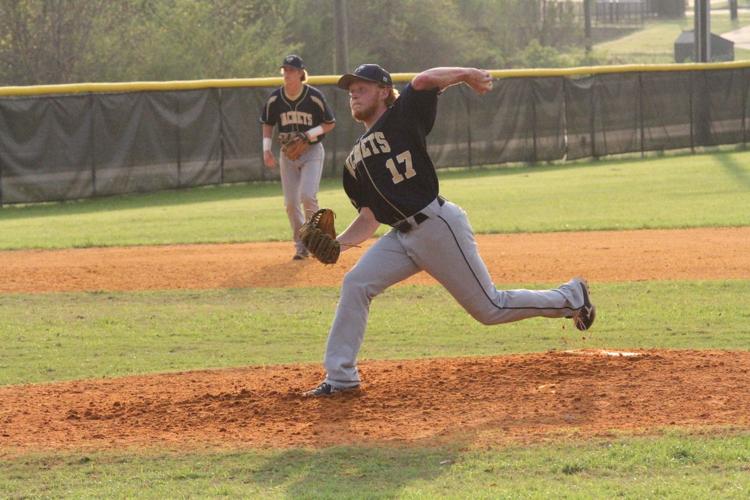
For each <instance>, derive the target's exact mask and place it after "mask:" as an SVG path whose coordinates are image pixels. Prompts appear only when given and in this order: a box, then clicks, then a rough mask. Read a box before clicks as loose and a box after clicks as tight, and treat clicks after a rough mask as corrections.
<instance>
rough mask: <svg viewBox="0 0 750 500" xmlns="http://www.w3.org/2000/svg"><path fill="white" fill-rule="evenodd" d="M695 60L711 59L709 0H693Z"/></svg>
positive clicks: (702, 61) (706, 60) (705, 60)
mask: <svg viewBox="0 0 750 500" xmlns="http://www.w3.org/2000/svg"><path fill="white" fill-rule="evenodd" d="M694 17H695V19H694V22H695V29H694V30H693V35H694V38H695V44H694V46H695V62H701V63H704V62H708V61H710V60H711V5H710V2H709V0H695V16H694Z"/></svg>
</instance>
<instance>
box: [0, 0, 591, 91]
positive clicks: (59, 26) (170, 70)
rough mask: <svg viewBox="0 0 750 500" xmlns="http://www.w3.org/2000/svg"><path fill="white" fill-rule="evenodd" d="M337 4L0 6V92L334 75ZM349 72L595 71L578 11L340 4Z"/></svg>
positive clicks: (400, 0) (543, 6)
mask: <svg viewBox="0 0 750 500" xmlns="http://www.w3.org/2000/svg"><path fill="white" fill-rule="evenodd" d="M333 4H334V2H333V0H117V1H115V2H112V1H110V0H0V85H37V84H55V83H74V82H106V81H152V80H153V81H166V80H193V79H203V78H251V77H260V76H277V75H278V74H279V73H278V67H279V63H280V62H281V59H282V58H283V56H284V55H285V54H289V53H297V54H299V55H301V56H302V58H303V59H304V60H305V62H306V63H307V65H308V67H309V71H310V73H311V74H334V73H335V71H334V67H335V66H334V59H335V48H336V33H335V31H336V30H335V20H334V8H333ZM344 6H345V8H346V19H347V22H348V30H347V33H348V49H349V57H348V59H349V62H350V64H351V65H352V66H356V65H358V64H360V63H362V62H378V63H379V64H381V65H383V66H384V67H385V68H387V69H388V70H390V71H392V72H411V71H420V70H422V69H426V68H429V67H433V66H440V65H461V66H479V67H486V68H491V69H500V68H513V67H555V66H571V65H580V64H593V63H595V62H596V61H593V60H592V56H591V55H587V54H585V53H584V51H583V49H582V47H583V28H582V26H581V19H580V15H579V14H578V12H577V9H578V8H579V7H580V2H569V1H566V0H370V1H359V0H348V1H345V2H344Z"/></svg>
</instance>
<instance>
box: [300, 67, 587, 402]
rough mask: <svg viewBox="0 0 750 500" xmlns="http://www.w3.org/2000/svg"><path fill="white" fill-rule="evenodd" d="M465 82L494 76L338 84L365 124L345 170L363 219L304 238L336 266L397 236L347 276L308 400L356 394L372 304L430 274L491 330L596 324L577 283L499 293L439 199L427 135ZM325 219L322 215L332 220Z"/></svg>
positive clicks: (368, 76)
mask: <svg viewBox="0 0 750 500" xmlns="http://www.w3.org/2000/svg"><path fill="white" fill-rule="evenodd" d="M459 83H465V84H466V85H468V86H469V87H471V88H472V89H473V90H474V91H476V92H477V93H479V94H484V93H486V92H488V91H490V90H491V89H492V78H491V76H490V74H489V73H488V72H487V71H484V70H480V69H475V68H432V69H429V70H427V71H424V72H422V73H420V74H418V75H417V76H416V77H414V79H413V80H412V81H411V82H410V83H409V84H408V85H406V87H405V88H404V90H403V92H401V94H400V95H399V94H398V92H397V91H396V90H395V89H394V88H393V83H392V81H391V75H390V74H389V73H388V72H387V71H385V70H384V69H383V68H381V67H380V66H378V65H376V64H363V65H361V66H359V67H358V68H357V69H356V70H355V71H354V72H353V73H350V74H346V75H344V76H342V77H341V78H340V79H339V81H338V86H339V87H341V88H342V89H345V90H347V91H348V92H349V104H350V108H351V113H352V116H353V117H354V119H355V120H356V121H358V122H360V123H362V124H363V125H364V127H365V132H364V134H362V136H361V137H360V138H359V140H358V141H357V142H356V143H355V144H354V148H353V149H352V151H351V153H350V154H349V156H348V158H347V159H346V168H345V169H344V189H345V191H346V194H347V195H348V196H349V198H350V200H351V202H352V204H353V205H354V206H355V208H356V209H357V210H358V211H359V215H358V216H357V217H356V218H355V219H354V221H353V222H352V223H351V225H349V227H348V228H347V229H346V230H345V231H344V232H343V233H341V234H340V235H338V236H335V231H331V232H330V234H332V235H333V236H328V231H325V230H321V229H317V228H310V227H305V228H304V229H303V235H304V239H305V241H308V242H309V244H310V248H311V251H312V252H313V254H315V255H316V257H318V258H319V259H320V260H321V261H322V262H326V263H332V262H335V261H336V259H337V258H338V254H339V251H346V250H347V249H349V248H351V247H352V246H356V245H358V244H359V243H361V242H363V241H365V240H366V239H367V238H369V237H371V236H372V235H373V233H374V232H375V230H376V229H377V228H378V226H379V225H380V224H388V225H389V226H391V227H392V229H391V231H390V232H388V233H387V234H386V235H384V236H383V237H381V238H379V239H378V241H377V242H376V243H375V244H374V245H373V246H372V247H370V249H369V250H368V251H367V252H365V254H364V255H363V256H362V257H361V258H360V259H359V261H358V262H357V263H356V265H355V266H354V267H353V268H352V269H351V270H350V271H349V272H348V273H347V275H346V277H345V278H344V282H343V285H342V288H341V295H340V299H339V303H338V306H337V309H336V317H335V318H334V320H333V325H332V327H331V330H330V332H329V334H328V342H327V345H326V352H325V359H324V363H325V368H326V378H325V380H324V381H323V382H322V383H321V384H320V385H319V386H317V387H316V388H314V389H312V390H310V391H308V392H306V393H305V395H306V396H313V397H314V396H327V395H331V394H335V393H337V392H342V391H347V390H352V389H356V388H357V387H359V384H360V378H359V373H358V371H357V354H358V353H359V349H360V347H361V345H362V341H363V339H364V334H365V327H366V324H367V317H368V313H369V309H370V302H371V301H372V299H373V298H374V297H375V296H377V295H378V294H379V293H381V292H382V291H383V290H385V289H386V288H388V287H389V286H391V285H393V284H395V283H398V282H400V281H402V280H404V279H406V278H408V277H409V276H411V275H413V274H415V273H417V272H419V271H426V272H428V273H429V274H430V275H431V276H433V277H434V278H435V279H436V280H437V281H438V282H439V283H440V284H441V285H443V286H444V287H445V288H446V289H447V290H448V291H449V292H450V294H451V295H453V297H454V298H455V299H456V300H457V301H458V302H459V303H460V304H461V305H462V306H463V307H464V309H466V311H467V312H469V314H471V315H472V316H473V317H474V318H475V319H476V320H477V321H480V322H482V323H484V324H486V325H494V324H498V323H507V322H511V321H518V320H522V319H525V318H532V317H535V316H544V317H548V318H562V317H567V318H572V319H573V323H574V325H575V326H576V328H578V329H579V330H587V329H588V328H590V327H591V325H592V323H593V322H594V318H595V315H596V309H595V308H594V305H593V304H592V303H591V300H590V298H589V288H588V284H587V283H586V281H585V280H583V279H581V278H573V279H572V280H570V281H568V282H567V283H565V284H563V285H561V286H560V287H558V288H556V289H554V290H507V291H503V290H498V289H496V288H495V285H494V283H493V282H492V279H491V277H490V275H489V272H488V271H487V267H486V266H485V264H484V262H483V261H482V258H481V257H480V256H479V253H478V250H477V245H476V241H475V239H474V233H473V231H472V228H471V225H470V224H469V221H468V219H467V216H466V213H465V212H464V211H463V209H461V207H459V206H458V205H456V204H455V203H451V202H450V201H447V200H446V199H444V198H443V197H442V196H440V195H439V185H438V178H437V175H436V174H435V167H434V166H433V164H432V160H431V159H430V157H429V155H428V154H427V144H426V139H425V138H426V136H427V134H429V133H430V130H432V127H433V124H434V122H435V116H436V111H437V103H438V96H439V95H440V93H441V92H442V91H443V90H444V89H446V88H447V87H449V86H451V85H455V84H459ZM321 215H325V214H321ZM321 215H318V217H317V218H318V219H321V220H326V219H331V218H330V217H321ZM313 222H314V221H311V223H309V224H308V225H307V226H311V225H312V224H313ZM317 253H321V255H317Z"/></svg>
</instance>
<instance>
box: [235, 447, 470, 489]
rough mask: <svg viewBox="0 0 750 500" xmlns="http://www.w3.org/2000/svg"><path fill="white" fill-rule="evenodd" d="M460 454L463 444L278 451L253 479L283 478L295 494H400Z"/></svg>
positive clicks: (274, 483)
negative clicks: (437, 446)
mask: <svg viewBox="0 0 750 500" xmlns="http://www.w3.org/2000/svg"><path fill="white" fill-rule="evenodd" d="M459 454H460V452H459V451H458V448H450V449H449V448H433V449H425V448H411V447H409V448H407V447H390V448H388V447H380V448H359V447H336V448H326V449H320V450H300V449H294V450H289V451H284V452H280V453H277V454H274V456H273V457H271V458H269V460H267V461H266V462H265V463H263V464H262V465H261V466H260V467H258V468H257V469H256V470H255V471H254V472H253V473H252V474H251V475H250V478H249V479H250V480H252V481H253V482H254V483H255V484H256V485H258V487H260V488H263V489H270V488H273V487H278V486H279V485H282V484H283V485H285V486H284V493H285V496H287V497H289V498H344V497H346V498H358V497H378V498H380V497H385V498H395V497H398V496H400V494H401V493H402V490H403V489H404V488H406V487H408V486H409V485H411V484H414V483H430V482H432V481H434V480H435V479H436V478H438V477H439V476H441V475H442V474H444V473H446V472H449V471H450V469H451V465H452V464H453V463H455V462H456V461H457V459H458V456H459Z"/></svg>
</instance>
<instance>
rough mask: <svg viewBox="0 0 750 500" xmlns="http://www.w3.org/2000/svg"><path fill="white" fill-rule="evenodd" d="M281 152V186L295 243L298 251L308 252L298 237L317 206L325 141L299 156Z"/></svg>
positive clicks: (312, 146)
mask: <svg viewBox="0 0 750 500" xmlns="http://www.w3.org/2000/svg"><path fill="white" fill-rule="evenodd" d="M280 156H281V158H280V159H279V164H280V167H279V168H280V170H281V188H282V190H283V191H284V206H285V207H286V214H287V216H288V217H289V225H290V226H291V228H292V238H293V239H294V246H295V248H296V251H297V253H307V251H306V250H305V245H303V244H302V241H301V240H300V239H299V228H300V227H302V224H304V223H305V220H307V219H309V218H310V216H311V215H312V214H313V213H315V212H316V211H317V210H318V189H319V188H320V176H321V174H322V173H323V159H324V158H325V150H324V149H323V144H321V143H317V144H313V145H311V146H310V147H309V148H308V150H307V151H305V154H303V155H302V156H300V157H299V158H297V159H296V160H290V159H289V158H287V157H286V156H285V155H284V153H281V154H280ZM303 207H304V212H303V211H302V208H303Z"/></svg>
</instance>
